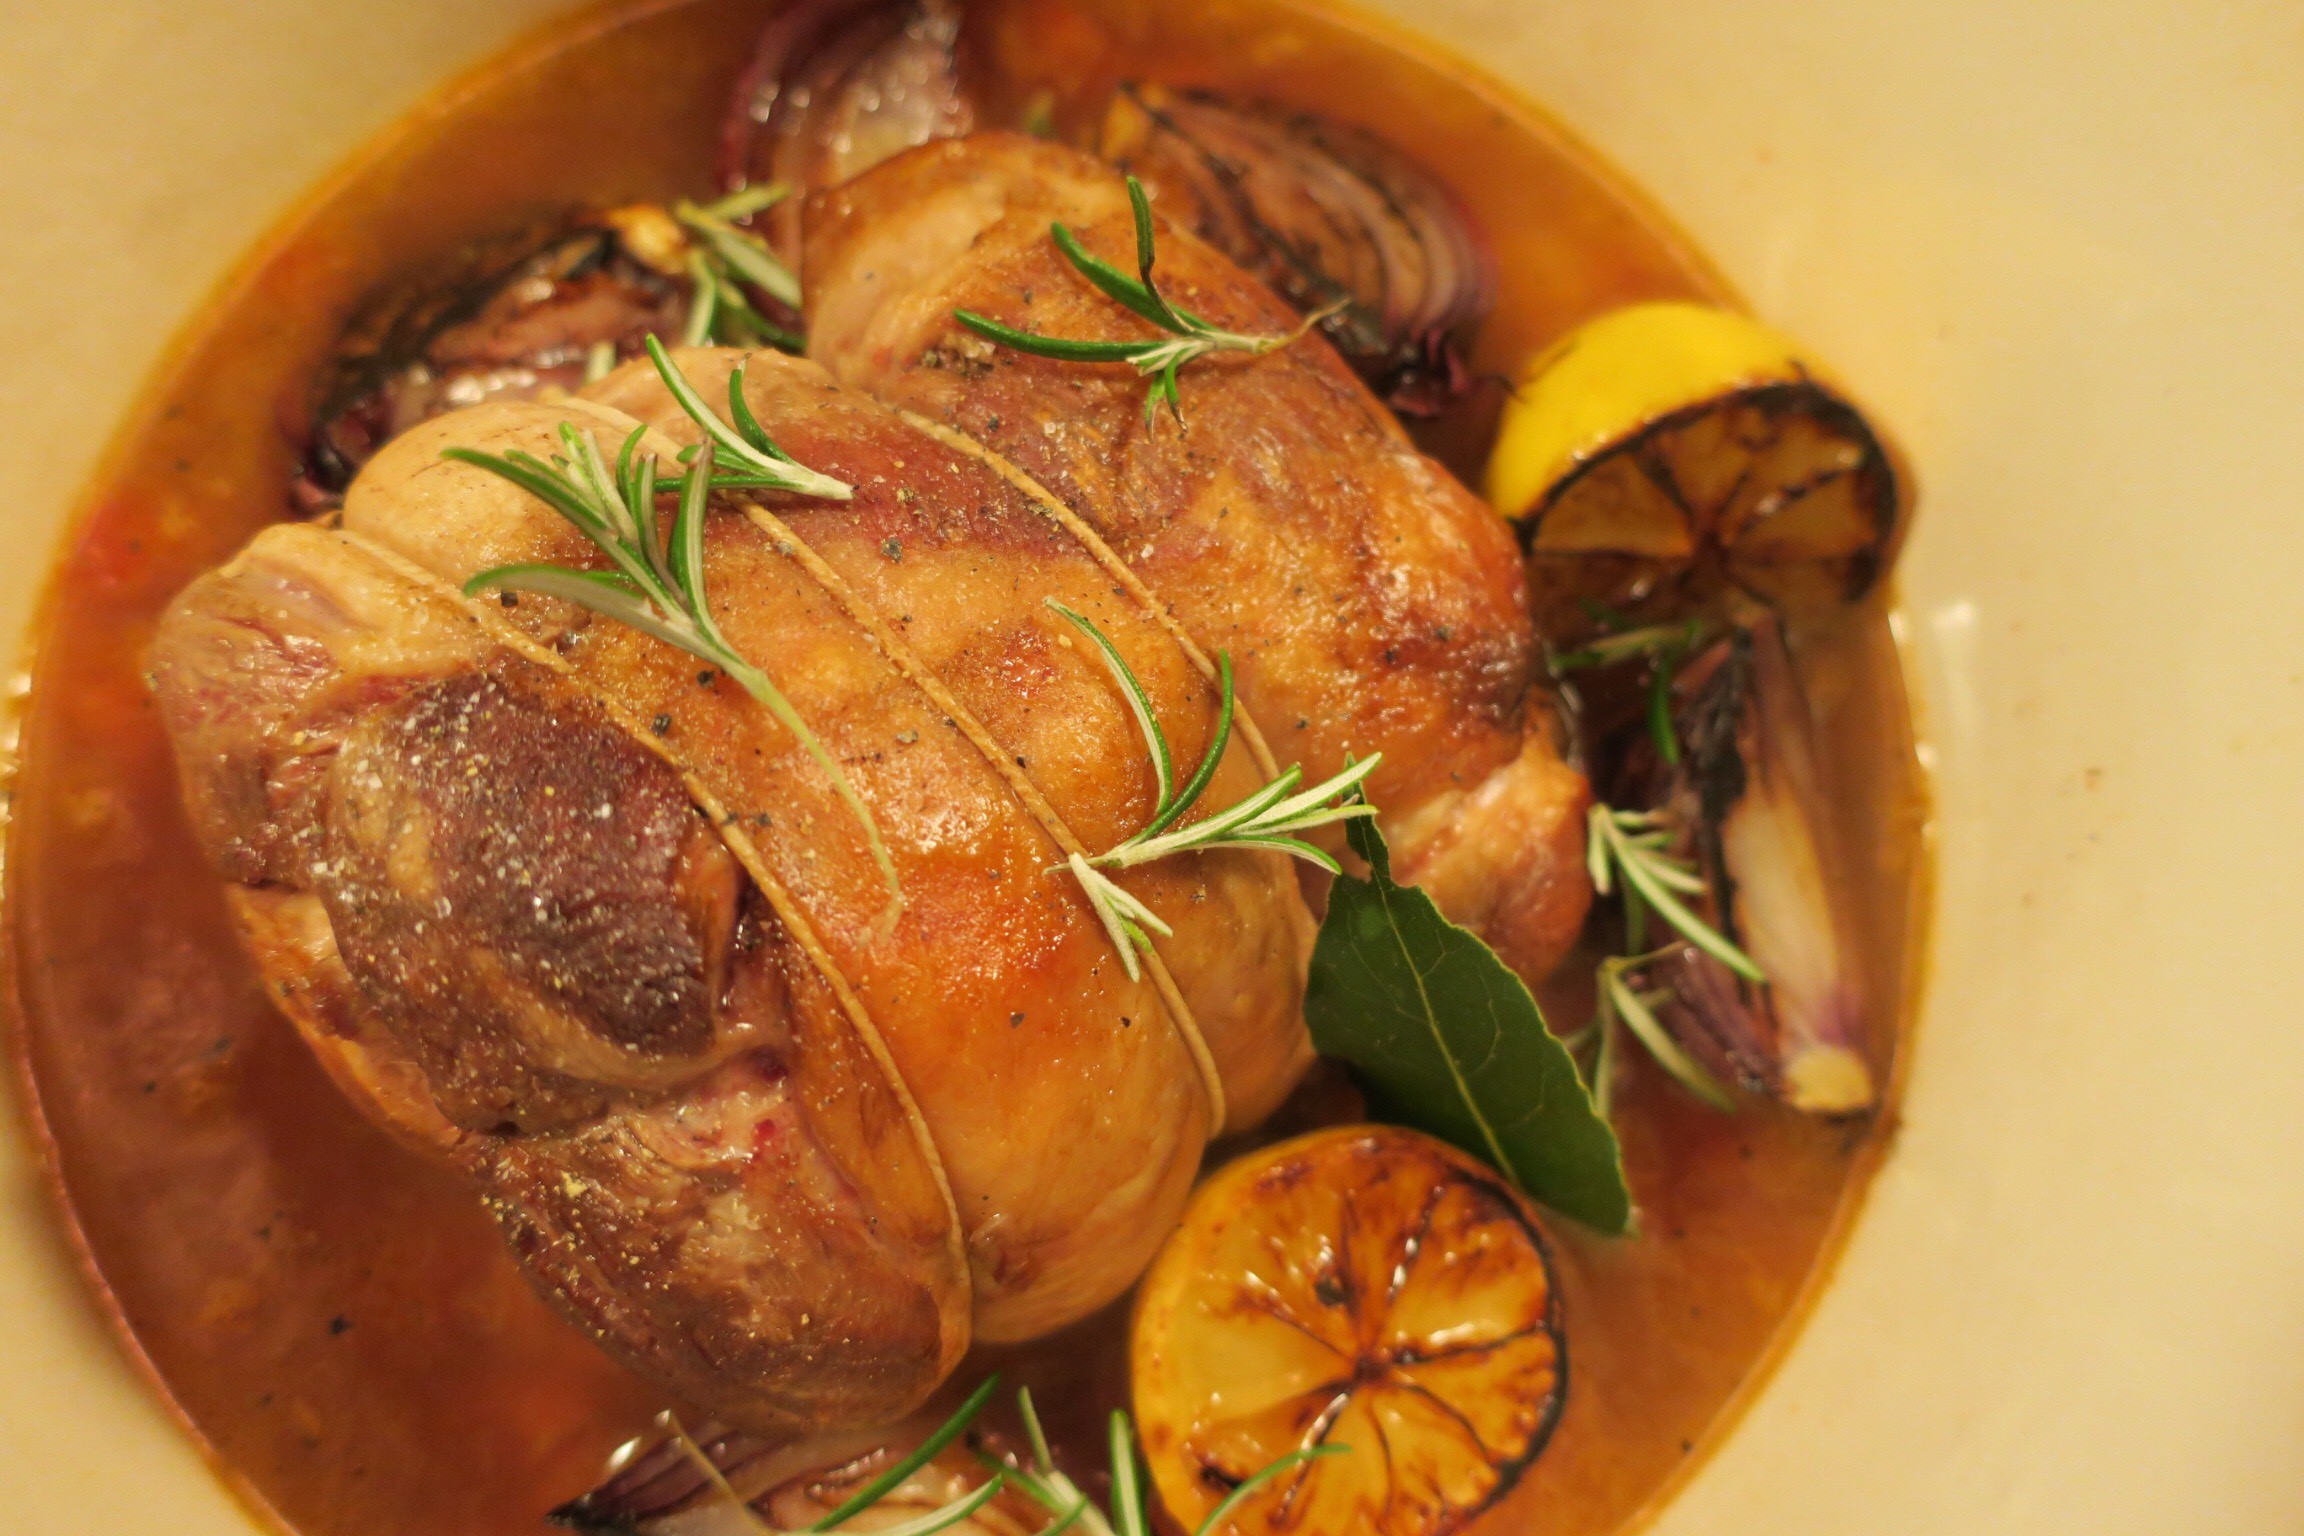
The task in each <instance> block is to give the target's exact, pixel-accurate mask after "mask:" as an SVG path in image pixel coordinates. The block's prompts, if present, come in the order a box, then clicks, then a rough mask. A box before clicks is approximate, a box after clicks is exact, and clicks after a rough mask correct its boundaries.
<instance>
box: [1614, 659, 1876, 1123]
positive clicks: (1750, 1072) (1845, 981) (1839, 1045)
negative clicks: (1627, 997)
mask: <svg viewBox="0 0 2304 1536" xmlns="http://www.w3.org/2000/svg"><path fill="white" fill-rule="evenodd" d="M1675 692H1676V693H1677V694H1678V696H1679V702H1678V705H1677V707H1676V709H1675V710H1674V718H1675V724H1676V727H1677V729H1678V732H1679V735H1680V738H1681V740H1682V741H1683V742H1684V743H1685V744H1686V746H1685V753H1684V756H1683V761H1682V764H1681V766H1680V768H1679V770H1678V771H1677V772H1676V773H1674V774H1673V775H1672V777H1671V779H1670V788H1669V791H1668V796H1667V800H1666V805H1667V807H1668V809H1670V810H1671V811H1673V812H1674V813H1676V819H1677V820H1679V822H1680V823H1681V824H1682V825H1683V826H1686V827H1688V828H1689V829H1690V833H1689V839H1690V841H1691V843H1692V844H1693V846H1692V849H1691V852H1692V853H1693V855H1694V857H1695V860H1696V863H1697V865H1698V867H1699V868H1700V869H1701V870H1702V871H1703V873H1704V877H1705V883H1706V884H1707V885H1708V886H1709V888H1710V907H1711V912H1710V914H1709V915H1710V916H1711V918H1712V920H1713V921H1714V923H1715V925H1716V926H1717V927H1718V928H1719V929H1720V931H1721V932H1722V933H1724V934H1726V935H1727V937H1728V938H1729V939H1730V940H1731V941H1732V942H1734V943H1736V944H1737V945H1739V946H1740V947H1741V948H1742V949H1743V951H1744V952H1745V953H1746V954H1747V955H1749V956H1750V957H1751V958H1752V960H1753V961H1754V962H1755V963H1756V964H1757V965H1758V966H1759V968H1760V969H1761V971H1763V972H1764V973H1765V974H1766V975H1767V977H1768V980H1767V983H1766V984H1765V985H1754V984H1752V983H1750V982H1747V981H1745V980H1743V979H1742V978H1740V977H1738V976H1736V975H1735V974H1733V973H1732V972H1731V971H1730V970H1729V969H1728V968H1727V967H1726V966H1724V965H1722V964H1721V963H1720V961H1718V960H1717V959H1715V958H1713V957H1712V956H1711V955H1708V954H1705V953H1703V952H1702V951H1701V950H1699V949H1697V948H1696V947H1695V946H1693V945H1680V946H1678V947H1677V948H1676V949H1675V951H1674V953H1673V954H1672V955H1670V956H1669V957H1667V958H1665V959H1663V960H1661V961H1659V962H1658V963H1657V964H1656V965H1655V966H1654V967H1653V969H1652V971H1651V980H1652V981H1653V982H1654V983H1655V984H1656V985H1657V987H1658V989H1659V992H1660V993H1661V994H1662V995H1663V997H1664V998H1665V999H1666V1000H1665V1001H1664V1002H1663V1003H1662V1004H1661V1006H1659V1007H1658V1009H1657V1013H1658V1016H1659V1017H1660V1018H1661V1019H1662V1020H1663V1022H1664V1024H1665V1026H1666V1027H1667V1028H1668V1029H1670V1030H1671V1031H1672V1032H1673V1034H1674V1035H1675V1037H1676V1038H1678V1039H1679V1040H1680V1043H1681V1044H1682V1045H1683V1046H1685V1047H1687V1048H1688V1050H1689V1051H1690V1052H1691V1053H1692V1054H1694V1055H1695V1056H1697V1057H1698V1059H1699V1060H1701V1061H1703V1062H1704V1063H1705V1065H1707V1066H1709V1067H1711V1068H1713V1069H1714V1070H1715V1071H1718V1072H1720V1073H1721V1074H1722V1075H1725V1076H1728V1077H1732V1078H1735V1079H1737V1080H1739V1081H1741V1082H1742V1083H1743V1084H1744V1085H1745V1086H1747V1087H1749V1088H1752V1089H1755V1090H1759V1091H1765V1092H1769V1093H1772V1094H1774V1095H1775V1096H1777V1097H1779V1098H1781V1099H1783V1100H1784V1102H1786V1103H1788V1104H1790V1105H1792V1106H1793V1107H1794V1108H1795V1109H1801V1110H1806V1111H1809V1112H1811V1113H1815V1114H1828V1115H1830V1114H1849V1113H1854V1112H1856V1111H1859V1110H1863V1109H1868V1108H1870V1107H1871V1105H1872V1104H1873V1102H1874V1100H1875V1099H1876V1097H1877V1094H1878V1088H1877V1084H1876V1083H1875V1082H1874V1076H1873V1071H1872V1067H1871V1064H1870V1062H1869V1059H1868V1058H1867V1055H1866V1051H1865V1041H1864V990H1863V984H1862V978H1861V977H1860V976H1859V975H1858V974H1857V962H1856V948H1855V944H1854V942H1853V941H1852V938H1851V936H1850V934H1849V932H1848V924H1847V915H1846V911H1845V909H1844V907H1843V905H1842V903H1841V901H1840V900H1839V898H1838V893H1839V892H1840V891H1842V890H1843V889H1845V887H1844V886H1842V885H1841V884H1840V883H1838V881H1837V879H1836V878H1835V877H1836V874H1837V866H1838V858H1837V853H1836V850H1835V848H1834V847H1833V839H1832V834H1831V828H1830V825H1829V823H1828V822H1827V820H1826V816H1827V810H1826V801H1825V799H1824V794H1823V790H1822V787H1821V785H1820V783H1819V778H1818V770H1817V763H1816V757H1815V749H1814V735H1815V726H1814V723H1813V720H1812V719H1811V717H1810V715H1809V710H1808V701H1807V697H1806V695H1805V694H1804V693H1803V691H1802V689H1801V687H1800V681H1799V677H1798V675H1797V674H1796V673H1795V672H1794V670H1793V666H1792V658H1791V655H1790V653H1789V652H1788V651H1787V650H1786V649H1785V645H1784V637H1783V630H1782V626H1781V624H1780V623H1779V622H1778V621H1777V620H1775V619H1774V618H1765V619H1762V620H1760V621H1758V622H1756V623H1753V624H1750V625H1748V626H1739V627H1737V628H1735V629H1733V630H1731V631H1730V632H1729V634H1728V635H1727V636H1726V637H1725V638H1723V639H1721V640H1719V641H1717V642H1715V643H1714V644H1713V645H1712V646H1711V647H1709V648H1708V649H1707V650H1706V651H1705V652H1704V653H1703V654H1702V655H1700V656H1698V657H1697V658H1696V659H1695V660H1694V661H1693V662H1691V663H1690V664H1689V665H1688V666H1687V667H1686V668H1685V669H1683V670H1682V672H1681V673H1680V676H1679V678H1678V679H1677V681H1676V684H1675Z"/></svg>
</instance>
